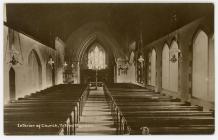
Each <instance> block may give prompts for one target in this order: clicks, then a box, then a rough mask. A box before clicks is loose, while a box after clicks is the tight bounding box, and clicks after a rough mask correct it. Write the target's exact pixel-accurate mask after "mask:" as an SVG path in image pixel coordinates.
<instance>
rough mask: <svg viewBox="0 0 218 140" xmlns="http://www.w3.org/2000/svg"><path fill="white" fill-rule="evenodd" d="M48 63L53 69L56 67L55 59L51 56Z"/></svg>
mask: <svg viewBox="0 0 218 140" xmlns="http://www.w3.org/2000/svg"><path fill="white" fill-rule="evenodd" d="M48 64H49V65H50V66H51V68H52V69H53V68H54V60H53V58H52V57H51V56H50V57H49V61H48Z"/></svg>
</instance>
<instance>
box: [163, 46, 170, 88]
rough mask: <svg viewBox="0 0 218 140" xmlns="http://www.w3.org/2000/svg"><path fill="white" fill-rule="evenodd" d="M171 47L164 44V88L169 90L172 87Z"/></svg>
mask: <svg viewBox="0 0 218 140" xmlns="http://www.w3.org/2000/svg"><path fill="white" fill-rule="evenodd" d="M169 52H170V50H169V46H168V45H167V44H164V47H163V51H162V88H163V89H169V87H170V69H169V68H170V67H169V66H170V57H169V55H170V54H169Z"/></svg>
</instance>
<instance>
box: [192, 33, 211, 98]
mask: <svg viewBox="0 0 218 140" xmlns="http://www.w3.org/2000/svg"><path fill="white" fill-rule="evenodd" d="M192 84H193V89H192V90H193V91H192V93H193V96H194V97H196V98H200V99H203V100H205V99H208V37H207V35H206V34H205V33H204V32H203V31H200V32H199V33H198V34H197V37H196V39H195V40H194V44H193V81H192Z"/></svg>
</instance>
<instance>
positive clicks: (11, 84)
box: [9, 67, 16, 100]
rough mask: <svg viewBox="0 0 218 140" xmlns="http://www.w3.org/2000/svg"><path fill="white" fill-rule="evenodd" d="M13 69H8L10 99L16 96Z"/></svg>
mask: <svg viewBox="0 0 218 140" xmlns="http://www.w3.org/2000/svg"><path fill="white" fill-rule="evenodd" d="M15 83H16V82H15V71H14V69H13V68H12V67H11V68H10V70H9V90H10V93H9V98H10V100H15V98H16V85H15Z"/></svg>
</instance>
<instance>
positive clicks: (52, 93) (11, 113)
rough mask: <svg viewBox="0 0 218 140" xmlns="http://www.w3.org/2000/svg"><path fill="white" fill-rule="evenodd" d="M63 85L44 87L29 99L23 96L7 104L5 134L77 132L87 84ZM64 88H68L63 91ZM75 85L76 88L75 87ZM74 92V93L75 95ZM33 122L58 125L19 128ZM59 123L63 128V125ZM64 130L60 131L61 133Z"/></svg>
mask: <svg viewBox="0 0 218 140" xmlns="http://www.w3.org/2000/svg"><path fill="white" fill-rule="evenodd" d="M69 86H71V85H67V86H66V85H64V86H63V85H61V87H58V86H55V87H54V89H53V88H49V89H46V90H43V91H41V92H39V93H35V94H31V95H30V96H27V97H26V98H21V99H20V100H18V101H15V102H14V103H11V104H9V105H5V106H4V122H5V134H8V135H13V134H20V135H32V134H35V135H36V134H40V135H44V134H45V135H53V134H54V135H57V134H58V133H63V134H72V133H74V134H75V128H76V127H75V122H78V121H76V119H77V118H76V117H77V116H78V115H79V114H80V112H79V110H80V111H82V110H81V109H82V106H83V104H84V103H83V102H84V100H86V99H85V98H86V97H87V91H84V92H82V91H83V90H84V89H85V88H84V86H80V85H78V86H72V87H70V88H67V87H69ZM60 88H65V89H66V91H65V90H64V89H63V90H60ZM74 88H75V90H73V89H74ZM72 93H75V94H72ZM28 122H31V123H32V124H44V125H46V124H50V125H51V124H53V125H57V126H58V127H57V126H54V127H53V126H52V125H51V126H52V127H43V128H40V129H39V130H37V129H35V128H36V127H35V128H34V129H33V128H29V127H19V128H18V127H17V126H16V125H17V124H19V123H21V124H25V123H28ZM60 124H61V127H62V128H60ZM60 131H61V132H60Z"/></svg>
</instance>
